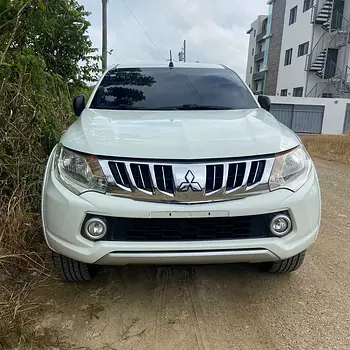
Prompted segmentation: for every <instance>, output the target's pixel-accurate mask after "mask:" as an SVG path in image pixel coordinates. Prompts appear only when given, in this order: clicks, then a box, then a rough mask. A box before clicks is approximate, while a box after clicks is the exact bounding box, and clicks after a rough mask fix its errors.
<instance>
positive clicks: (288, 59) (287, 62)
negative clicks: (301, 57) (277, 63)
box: [284, 49, 293, 66]
mask: <svg viewBox="0 0 350 350" xmlns="http://www.w3.org/2000/svg"><path fill="white" fill-rule="evenodd" d="M292 55H293V49H289V50H287V51H286V55H285V56H284V65H285V66H289V65H290V64H292Z"/></svg>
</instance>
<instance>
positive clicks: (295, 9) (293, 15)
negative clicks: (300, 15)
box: [289, 6, 298, 25]
mask: <svg viewBox="0 0 350 350" xmlns="http://www.w3.org/2000/svg"><path fill="white" fill-rule="evenodd" d="M297 12H298V6H295V7H293V8H292V9H291V10H290V14H289V25H291V24H293V23H295V22H296V20H297Z"/></svg>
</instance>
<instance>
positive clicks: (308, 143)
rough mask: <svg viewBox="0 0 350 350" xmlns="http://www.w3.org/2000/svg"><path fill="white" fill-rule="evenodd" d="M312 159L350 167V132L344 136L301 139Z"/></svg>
mask: <svg viewBox="0 0 350 350" xmlns="http://www.w3.org/2000/svg"><path fill="white" fill-rule="evenodd" d="M301 138H302V140H303V142H304V144H305V147H306V148H307V150H308V152H309V153H310V155H311V156H312V157H316V158H319V159H324V160H330V161H336V162H339V163H344V164H349V165H350V131H349V132H348V133H347V134H346V135H310V136H302V137H301Z"/></svg>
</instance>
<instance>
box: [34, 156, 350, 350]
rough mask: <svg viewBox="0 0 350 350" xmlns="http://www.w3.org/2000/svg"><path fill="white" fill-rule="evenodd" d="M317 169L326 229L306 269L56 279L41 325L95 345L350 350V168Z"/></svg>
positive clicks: (131, 272)
mask: <svg viewBox="0 0 350 350" xmlns="http://www.w3.org/2000/svg"><path fill="white" fill-rule="evenodd" d="M317 167H318V174H319V178H320V182H321V188H322V195H323V198H322V202H323V218H322V229H321V233H320V236H319V238H318V240H317V242H316V243H315V244H314V245H313V246H312V247H311V248H310V249H309V250H308V254H307V257H306V261H305V263H304V265H303V266H302V268H301V269H300V270H299V271H297V272H295V273H293V274H290V275H280V276H273V275H267V274H261V273H258V272H257V271H256V270H255V269H254V267H253V266H250V265H216V266H199V267H197V266H196V267H190V266H180V267H156V266H154V267H143V266H134V267H124V268H119V269H104V270H103V271H102V272H101V273H100V274H99V276H98V278H97V279H96V280H95V281H93V282H92V283H90V284H85V285H82V284H80V285H74V284H64V283H62V282H59V281H47V282H46V285H45V286H41V287H40V288H39V290H37V291H36V293H35V294H36V295H35V297H36V300H37V301H39V302H41V303H45V304H46V305H47V306H46V307H45V310H44V311H43V312H40V314H38V318H37V326H36V328H37V330H38V332H40V331H43V330H44V329H56V330H58V332H59V334H60V335H61V336H62V337H63V338H64V339H65V340H66V342H68V343H69V344H71V345H69V348H70V349H86V350H88V349H91V350H95V349H109V350H111V349H112V350H116V349H156V350H167V349H191V350H192V349H201V350H202V349H206V350H209V349H225V350H226V349H242V350H245V349H247V350H248V349H249V350H250V349H254V350H260V349H261V350H269V349H278V350H280V349H298V350H301V349H308V350H310V349H344V350H345V349H346V350H348V349H350V292H349V291H350V264H349V256H350V237H349V236H350V167H349V166H344V165H338V164H335V163H329V162H324V161H318V162H317ZM62 344H63V343H62ZM58 348H61V347H60V346H58ZM62 348H63V346H62Z"/></svg>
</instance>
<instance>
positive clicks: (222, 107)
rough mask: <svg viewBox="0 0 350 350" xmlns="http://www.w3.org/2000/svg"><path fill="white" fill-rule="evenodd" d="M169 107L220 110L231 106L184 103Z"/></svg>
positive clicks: (186, 109)
mask: <svg viewBox="0 0 350 350" xmlns="http://www.w3.org/2000/svg"><path fill="white" fill-rule="evenodd" d="M168 108H169V109H177V110H180V111H181V110H183V111H190V110H220V109H232V108H231V107H224V106H211V105H197V104H186V105H182V106H172V107H168Z"/></svg>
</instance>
